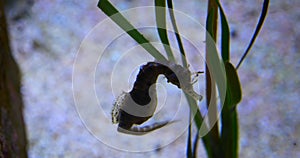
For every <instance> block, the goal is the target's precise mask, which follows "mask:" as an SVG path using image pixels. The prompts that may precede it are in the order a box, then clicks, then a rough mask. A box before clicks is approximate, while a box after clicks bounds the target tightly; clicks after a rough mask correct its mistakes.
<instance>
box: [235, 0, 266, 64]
mask: <svg viewBox="0 0 300 158" xmlns="http://www.w3.org/2000/svg"><path fill="white" fill-rule="evenodd" d="M268 8H269V0H264V4H263V7H262V11H261V14H260V18H259V21H258V23H257V25H256V28H255V32H254V34H253V36H252V38H251V41H250V43H249V45H248V47H247V49H246V51H245V52H244V54H243V56H242V58H241V60H240V61H239V63H238V64H237V66H236V69H238V68H239V67H240V66H241V64H242V62H243V61H244V59H245V58H246V56H247V55H248V53H249V51H250V49H251V47H252V45H253V43H254V42H255V39H256V37H257V35H258V33H259V31H260V29H261V28H262V25H263V24H264V21H265V18H266V16H267V13H268Z"/></svg>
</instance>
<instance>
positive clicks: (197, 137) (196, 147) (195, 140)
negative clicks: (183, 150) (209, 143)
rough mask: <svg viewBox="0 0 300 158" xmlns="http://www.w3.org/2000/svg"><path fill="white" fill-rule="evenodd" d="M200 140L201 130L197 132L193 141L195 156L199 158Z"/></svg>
mask: <svg viewBox="0 0 300 158" xmlns="http://www.w3.org/2000/svg"><path fill="white" fill-rule="evenodd" d="M198 142H199V132H197V133H196V136H195V138H194V143H193V158H197V149H198Z"/></svg>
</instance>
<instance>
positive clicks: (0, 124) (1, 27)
mask: <svg viewBox="0 0 300 158" xmlns="http://www.w3.org/2000/svg"><path fill="white" fill-rule="evenodd" d="M3 5H4V4H3V0H0V157H1V158H2V157H5V158H6V157H7V158H10V157H12V158H26V157H27V151H26V143H27V142H26V133H25V132H26V131H25V124H24V120H23V113H22V112H23V102H22V97H21V92H20V87H21V83H20V79H21V76H20V71H19V68H18V65H17V64H16V62H15V60H14V59H13V56H12V54H11V50H10V47H9V38H8V31H7V25H6V19H5V14H4V6H3Z"/></svg>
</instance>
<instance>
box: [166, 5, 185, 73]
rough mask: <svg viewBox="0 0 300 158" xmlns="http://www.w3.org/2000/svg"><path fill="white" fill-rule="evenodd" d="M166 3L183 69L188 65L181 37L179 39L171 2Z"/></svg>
mask: <svg viewBox="0 0 300 158" xmlns="http://www.w3.org/2000/svg"><path fill="white" fill-rule="evenodd" d="M167 2H168V8H169V14H170V18H171V22H172V25H173V28H174V31H175V36H176V39H177V44H178V47H179V50H180V53H181V60H182V64H183V66H184V67H187V66H188V64H187V60H186V56H185V52H184V48H183V44H182V41H181V37H180V34H179V30H178V27H177V24H176V20H175V15H174V10H173V2H172V0H167Z"/></svg>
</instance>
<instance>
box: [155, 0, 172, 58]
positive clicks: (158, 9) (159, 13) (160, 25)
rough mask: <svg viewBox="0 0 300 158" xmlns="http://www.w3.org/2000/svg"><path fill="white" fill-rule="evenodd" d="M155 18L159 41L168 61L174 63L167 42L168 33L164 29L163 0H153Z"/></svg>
mask: <svg viewBox="0 0 300 158" xmlns="http://www.w3.org/2000/svg"><path fill="white" fill-rule="evenodd" d="M155 17H156V26H157V31H158V35H159V38H160V41H161V42H162V43H163V46H164V49H165V51H166V53H167V56H168V59H169V60H170V61H172V62H175V58H174V55H173V53H172V49H171V47H170V43H169V40H168V33H167V29H166V28H167V27H166V1H165V0H155Z"/></svg>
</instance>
